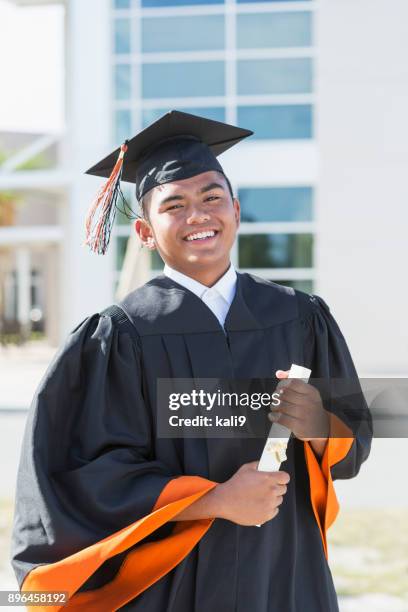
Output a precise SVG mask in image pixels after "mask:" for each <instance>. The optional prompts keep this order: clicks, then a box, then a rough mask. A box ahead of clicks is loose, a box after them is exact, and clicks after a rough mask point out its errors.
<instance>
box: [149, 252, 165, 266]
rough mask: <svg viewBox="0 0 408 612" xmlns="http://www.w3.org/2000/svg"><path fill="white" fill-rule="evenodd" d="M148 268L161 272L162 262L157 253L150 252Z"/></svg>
mask: <svg viewBox="0 0 408 612" xmlns="http://www.w3.org/2000/svg"><path fill="white" fill-rule="evenodd" d="M150 267H151V269H152V270H162V269H163V267H164V262H163V260H162V258H161V257H160V255H159V252H158V251H156V250H155V251H150Z"/></svg>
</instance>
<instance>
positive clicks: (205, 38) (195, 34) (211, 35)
mask: <svg viewBox="0 0 408 612" xmlns="http://www.w3.org/2000/svg"><path fill="white" fill-rule="evenodd" d="M223 48H224V16H223V15H200V16H198V17H193V16H188V17H154V18H147V17H146V18H145V19H143V20H142V50H143V51H144V52H146V53H147V52H155V51H201V50H208V49H209V50H213V49H223Z"/></svg>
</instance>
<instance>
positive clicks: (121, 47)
mask: <svg viewBox="0 0 408 612" xmlns="http://www.w3.org/2000/svg"><path fill="white" fill-rule="evenodd" d="M114 24H115V26H114V27H115V53H130V21H129V19H115V21H114Z"/></svg>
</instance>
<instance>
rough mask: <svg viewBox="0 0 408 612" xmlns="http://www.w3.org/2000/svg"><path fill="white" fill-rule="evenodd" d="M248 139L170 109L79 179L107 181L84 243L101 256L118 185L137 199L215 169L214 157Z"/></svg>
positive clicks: (244, 132)
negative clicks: (89, 176)
mask: <svg viewBox="0 0 408 612" xmlns="http://www.w3.org/2000/svg"><path fill="white" fill-rule="evenodd" d="M251 134H253V132H252V131H251V130H245V129H242V128H239V127H236V126H234V125H228V124H227V123H222V122H220V121H214V120H212V119H206V118H205V117H200V116H198V115H191V114H189V113H183V112H181V111H176V110H171V111H169V112H168V113H166V114H165V115H163V116H162V117H160V119H158V120H157V121H155V122H154V123H152V124H151V125H149V126H148V127H147V128H145V129H144V130H142V131H141V132H139V134H137V135H136V136H134V138H132V139H131V140H126V141H125V142H124V143H123V144H122V145H121V146H120V147H119V148H118V149H116V150H115V151H113V152H112V153H110V155H108V156H107V157H105V158H104V159H103V160H101V161H100V162H98V163H97V164H95V165H94V166H92V168H89V170H87V171H86V173H85V174H92V175H94V176H101V177H105V178H107V179H108V180H107V181H106V183H105V184H104V185H102V187H101V188H100V189H99V191H98V193H97V194H96V197H95V200H94V202H93V204H92V206H91V208H90V210H89V212H88V216H87V219H86V244H87V245H88V246H89V247H90V249H91V250H92V251H94V252H96V253H99V254H104V253H105V252H106V249H107V247H108V244H109V238H110V234H111V230H112V226H113V222H114V219H115V214H116V209H117V200H118V198H119V197H121V198H122V199H123V195H122V192H121V189H120V183H121V181H125V182H128V183H135V185H136V197H137V200H138V201H139V202H140V200H141V199H142V198H143V196H144V195H145V194H146V193H147V192H148V191H150V189H153V187H157V185H163V184H164V183H171V182H172V181H176V180H182V179H187V178H191V177H192V176H196V175H197V174H201V173H202V172H208V171H209V170H216V171H218V172H221V173H222V174H224V172H223V169H222V167H221V165H220V163H219V161H218V160H217V156H218V155H220V154H221V153H223V152H224V151H227V149H229V148H231V147H233V146H234V145H235V144H237V143H238V142H239V141H240V140H242V139H243V138H246V137H247V136H250V135H251Z"/></svg>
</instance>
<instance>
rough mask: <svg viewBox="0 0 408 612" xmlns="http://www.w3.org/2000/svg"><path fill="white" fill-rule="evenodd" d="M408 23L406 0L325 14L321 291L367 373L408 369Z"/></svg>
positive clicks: (327, 6)
mask: <svg viewBox="0 0 408 612" xmlns="http://www.w3.org/2000/svg"><path fill="white" fill-rule="evenodd" d="M407 23H408V3H407V2H406V1H405V0H329V1H326V2H321V3H319V9H318V12H317V32H316V35H317V46H318V61H317V94H318V104H317V109H316V110H317V113H316V123H317V139H318V142H317V144H318V149H319V153H320V168H319V181H318V197H317V215H318V224H319V236H318V243H317V251H316V254H317V269H318V281H317V287H316V292H317V293H319V292H320V293H321V294H322V295H323V296H324V297H325V298H326V299H327V301H328V303H329V305H331V304H332V305H333V312H334V314H335V315H336V316H337V318H338V321H339V323H340V324H341V327H342V329H343V332H344V334H345V336H346V338H347V340H348V342H349V345H350V348H351V349H352V354H353V357H354V358H355V361H356V364H357V366H358V369H359V372H360V374H373V375H376V374H381V373H382V374H385V375H393V374H395V375H403V374H405V375H406V374H407V372H408V320H407V304H408V286H407V283H406V282H405V280H404V277H405V270H404V265H403V262H406V261H407V256H408V243H407V239H406V231H407V227H408V207H407V202H408V181H407V161H408V122H407V119H406V113H407V108H408V63H407V56H408V37H407V27H406V24H407Z"/></svg>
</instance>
